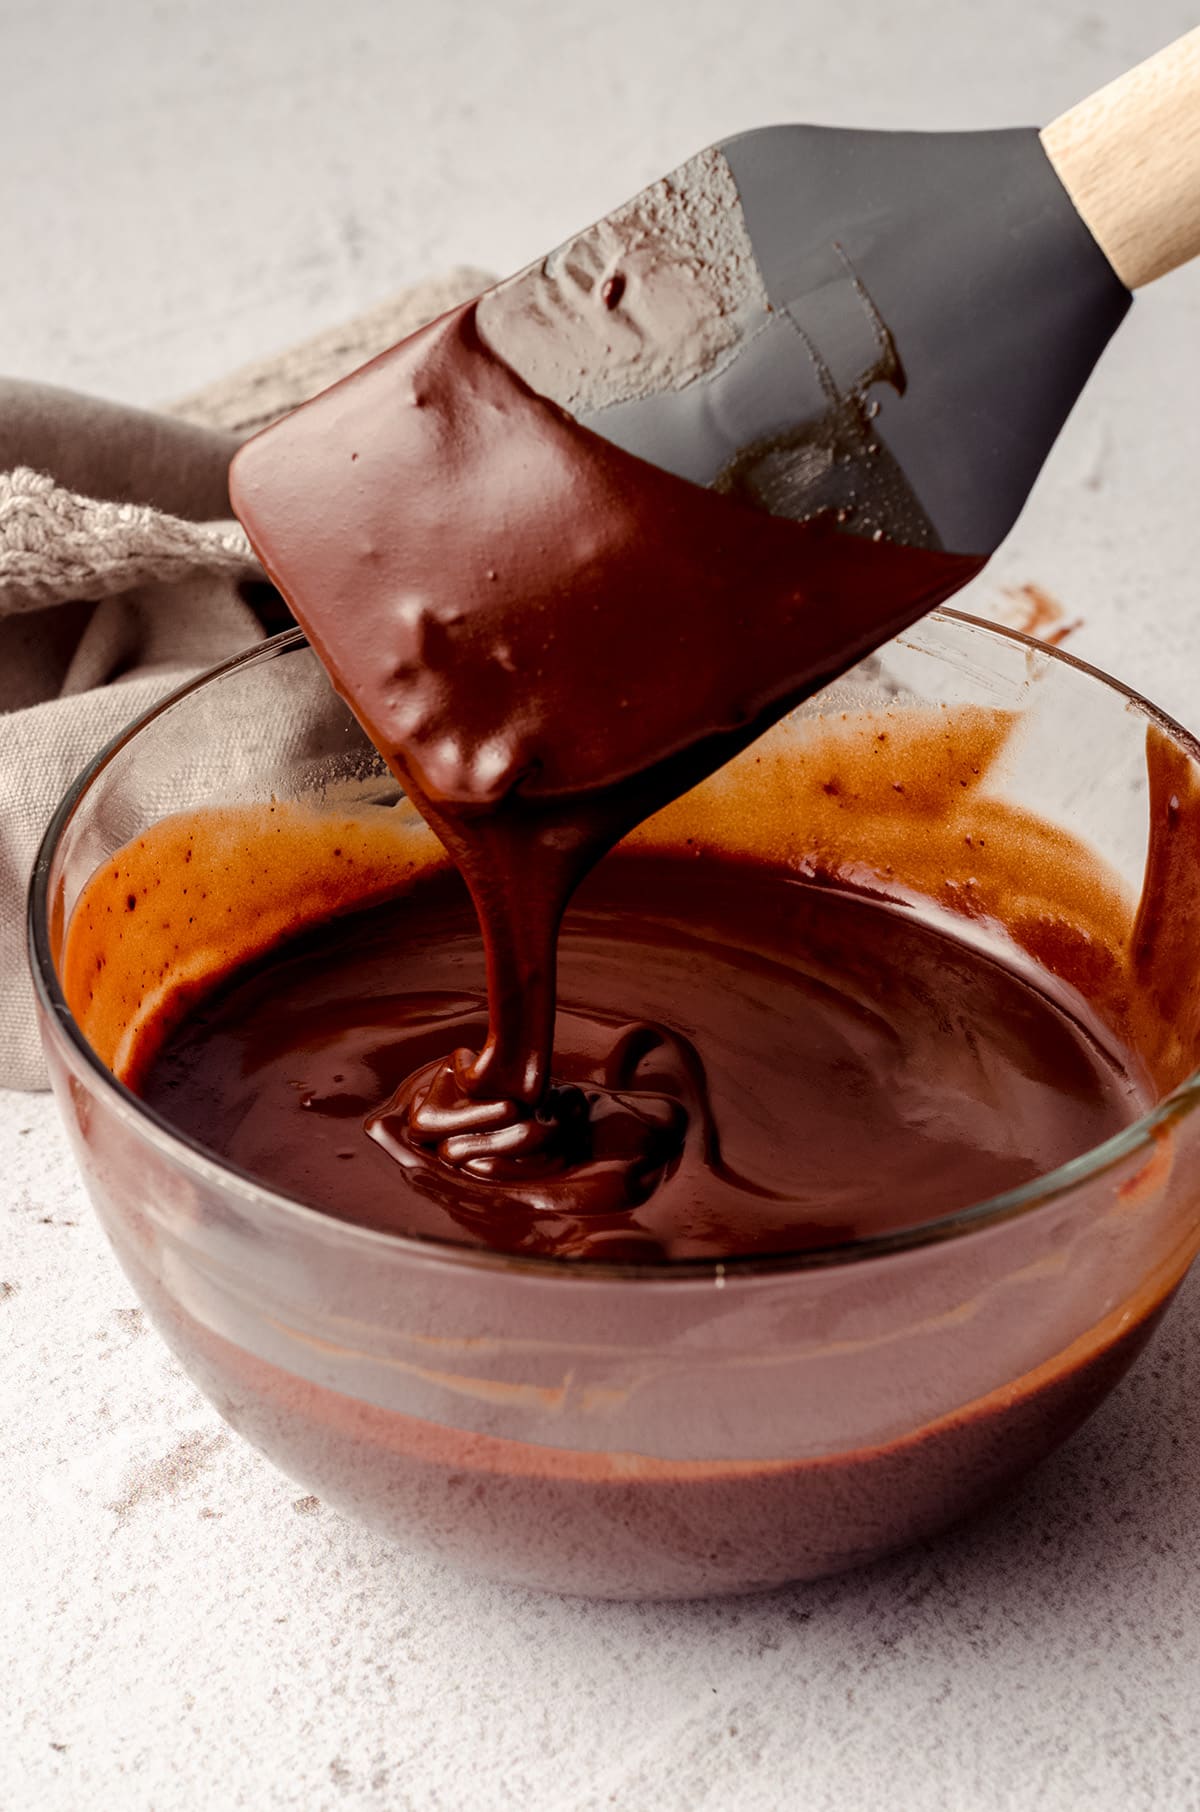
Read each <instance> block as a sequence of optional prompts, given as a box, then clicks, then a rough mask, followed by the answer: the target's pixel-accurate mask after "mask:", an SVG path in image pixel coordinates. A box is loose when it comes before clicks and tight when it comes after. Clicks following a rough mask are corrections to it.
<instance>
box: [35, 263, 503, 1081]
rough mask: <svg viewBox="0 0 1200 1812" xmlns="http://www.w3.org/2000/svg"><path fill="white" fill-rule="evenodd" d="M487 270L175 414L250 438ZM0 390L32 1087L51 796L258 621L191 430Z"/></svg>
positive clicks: (356, 324) (249, 566) (242, 640)
mask: <svg viewBox="0 0 1200 1812" xmlns="http://www.w3.org/2000/svg"><path fill="white" fill-rule="evenodd" d="M490 281H491V279H490V278H489V277H488V276H487V275H486V273H484V272H482V271H476V270H469V269H466V270H456V271H452V272H451V273H449V274H448V275H447V276H445V277H442V278H437V279H433V280H431V281H429V282H427V283H422V284H418V285H416V286H415V287H414V288H412V289H409V290H406V291H403V292H402V293H401V294H399V295H397V296H396V297H394V298H393V299H392V300H391V301H389V302H386V303H384V304H383V305H381V306H380V307H377V308H374V309H372V310H370V311H369V312H368V313H366V314H363V315H360V316H359V317H358V318H357V319H356V320H354V321H352V322H349V323H347V324H346V325H345V326H342V327H337V328H333V329H330V330H329V331H327V332H325V333H323V334H320V335H318V336H317V337H316V338H315V339H312V340H308V341H305V342H304V343H303V344H302V345H300V346H296V347H293V348H291V349H290V350H289V351H287V352H284V353H282V354H280V355H279V356H277V357H275V358H272V359H267V360H265V361H263V362H262V363H260V364H257V365H252V366H249V367H247V368H246V369H244V370H242V371H239V372H236V373H234V374H233V375H232V376H231V377H228V378H225V379H223V380H222V381H220V382H219V383H216V384H213V385H211V386H210V387H209V388H207V389H206V390H203V391H201V392H199V393H197V394H196V395H194V396H190V397H187V398H185V399H184V400H183V401H182V402H180V403H178V404H176V405H175V406H174V408H173V409H172V411H171V414H172V416H174V417H175V418H176V420H177V421H178V422H181V423H193V424H197V425H198V426H200V427H202V428H208V429H222V430H229V431H232V435H233V436H236V437H238V438H241V437H244V436H245V435H246V434H248V433H251V432H253V431H254V430H255V429H257V428H260V427H262V426H264V425H265V424H266V423H267V422H269V421H272V420H274V419H275V418H276V417H277V416H279V415H283V414H285V413H286V412H287V411H288V410H289V409H293V408H295V407H296V406H297V405H298V404H299V403H301V402H304V401H305V400H306V399H307V398H308V397H310V396H313V395H315V394H316V392H317V391H318V390H321V389H324V388H325V386H326V385H328V384H331V383H333V382H334V381H335V380H336V379H337V378H339V377H342V376H344V375H345V373H346V372H348V371H352V370H353V369H354V367H355V366H356V365H360V364H361V363H362V362H363V361H364V360H365V359H368V358H370V357H371V356H372V355H373V354H375V353H377V352H381V351H382V350H383V349H384V348H385V347H387V346H390V345H392V344H393V343H394V342H395V341H397V340H399V339H403V337H404V336H405V335H406V334H408V333H412V332H413V331H414V330H415V329H416V328H417V327H419V326H421V325H422V324H423V323H424V322H425V321H428V320H432V319H433V318H434V317H435V316H436V315H438V314H441V313H443V312H444V311H445V310H446V309H448V308H452V307H453V306H454V305H455V304H456V303H458V302H461V301H463V300H465V299H466V298H467V297H468V296H472V295H475V294H476V293H477V292H478V291H479V290H481V289H483V288H485V287H486V285H487V284H488V283H489V282H490ZM8 394H9V396H10V397H11V398H12V399H13V400H12V401H11V403H10V405H9V406H10V408H11V410H12V412H13V414H14V415H15V417H16V421H17V425H16V428H15V430H14V429H13V427H12V423H11V422H10V423H9V424H8V426H9V430H10V431H9V432H8V433H7V434H6V435H3V434H0V447H2V448H3V449H4V450H5V453H6V455H7V456H8V457H9V458H10V459H11V452H10V449H11V448H12V446H13V444H14V442H15V447H16V452H17V456H18V458H19V459H21V463H15V462H12V463H9V469H7V470H0V1086H2V1087H7V1088H41V1087H44V1086H45V1081H46V1076H45V1068H44V1064H43V1060H42V1054H41V1049H40V1045H39V1042H38V1037H37V1030H36V1026H35V1022H34V1010H33V991H32V986H31V983H30V980H29V974H28V969H27V966H26V960H25V929H24V917H25V893H26V888H27V886H28V880H29V874H30V870H31V868H32V866H33V861H34V857H35V855H36V853H37V847H38V844H39V842H40V840H41V836H42V833H43V831H44V830H45V827H46V825H47V823H48V822H49V819H50V817H51V815H52V813H53V811H54V808H55V806H56V805H57V803H58V801H59V799H60V798H61V796H62V794H63V792H64V791H65V790H66V788H67V786H68V785H69V784H70V782H71V781H72V780H73V779H74V778H75V776H76V775H77V774H78V773H79V772H80V770H81V769H82V768H83V767H84V766H86V764H87V763H88V762H89V761H90V760H91V759H92V757H93V756H94V755H95V754H96V752H97V751H98V750H99V749H100V748H102V747H103V746H104V744H105V743H106V742H108V741H109V740H110V739H111V738H112V737H114V736H115V735H117V734H118V732H119V731H120V730H122V729H123V728H124V727H125V725H126V724H128V723H129V722H130V721H131V720H132V719H133V718H135V717H137V716H139V715H140V714H141V713H142V712H143V711H146V710H148V709H149V708H150V707H151V706H152V705H154V704H156V703H158V701H159V700H160V699H162V698H164V697H166V695H167V694H168V693H169V692H172V691H174V690H175V688H176V687H177V686H181V685H183V684H184V683H185V682H186V681H187V680H189V679H191V678H193V677H194V676H195V675H196V674H197V673H200V672H202V671H203V670H204V669H205V668H206V667H210V666H212V665H213V664H214V663H215V662H217V661H220V660H223V659H224V658H225V657H226V656H228V655H230V654H234V653H236V652H237V651H238V650H239V649H241V648H244V647H246V646H248V645H249V644H250V643H252V642H255V641H260V640H262V638H263V635H264V633H265V632H264V629H263V626H262V622H261V621H260V618H259V616H258V615H257V614H256V612H255V610H254V608H253V607H252V602H253V598H254V586H255V583H256V582H260V581H261V577H262V575H261V573H260V572H259V569H258V566H257V564H256V562H255V560H254V557H253V555H252V554H251V552H250V548H249V545H248V543H247V541H246V538H245V536H244V534H243V533H242V530H241V529H240V527H239V526H238V525H237V524H236V523H235V522H233V521H231V520H226V521H219V522H203V521H195V520H191V519H189V518H190V517H192V516H194V515H195V514H196V513H198V511H199V510H206V509H210V508H212V507H215V504H214V502H213V488H214V487H213V483H212V470H213V462H212V460H211V459H210V460H209V467H208V471H207V473H206V474H204V476H203V478H201V477H200V476H199V475H198V472H199V467H198V465H197V467H196V471H197V476H196V477H195V479H194V484H193V493H194V494H193V495H191V496H189V495H188V483H187V480H186V473H187V472H188V471H190V470H192V467H191V466H190V465H189V462H188V458H187V453H188V447H187V444H186V443H187V438H188V437H187V433H186V431H185V430H183V429H181V428H180V429H177V430H172V431H170V432H164V433H163V435H161V436H159V437H156V436H155V434H154V432H153V421H152V418H147V417H145V416H140V417H139V416H138V415H137V414H136V412H132V411H131V412H124V411H121V410H120V409H118V408H116V407H114V406H110V405H105V404H94V403H91V402H90V401H89V400H88V399H83V398H71V397H68V396H65V395H62V394H61V393H58V394H55V393H51V392H37V391H34V390H32V389H30V388H28V387H22V386H12V387H10V391H9V393H8ZM47 399H49V400H47ZM48 422H49V425H48ZM129 424H132V426H129V427H128V432H126V433H124V434H123V429H125V428H126V427H127V425H129ZM4 425H5V424H4V423H2V422H0V430H2V429H3V428H4ZM148 426H149V429H150V433H149V437H147V427H148ZM135 429H136V432H135ZM180 441H182V442H183V443H184V446H183V452H182V454H181V452H180V447H179V445H178V444H177V443H178V442H180ZM232 444H234V442H233V439H231V440H230V445H232ZM214 445H215V446H216V452H217V455H218V458H217V465H218V467H219V466H220V464H221V460H220V454H221V451H222V449H221V447H220V445H219V443H214ZM130 446H134V447H135V452H134V453H133V454H130V451H129V448H130ZM181 472H182V473H184V474H185V476H184V477H183V478H181V477H180V473H181ZM85 491H86V492H87V493H88V494H83V493H84V492H85ZM114 498H115V499H116V501H113V500H112V499H114ZM147 499H152V500H154V501H156V502H158V503H159V504H160V505H161V504H163V503H164V500H169V503H168V505H167V507H153V503H152V502H151V501H147ZM176 512H178V513H176Z"/></svg>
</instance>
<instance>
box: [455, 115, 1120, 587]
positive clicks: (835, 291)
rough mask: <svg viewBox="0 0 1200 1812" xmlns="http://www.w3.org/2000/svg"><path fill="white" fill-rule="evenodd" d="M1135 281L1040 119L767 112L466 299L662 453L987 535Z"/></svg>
mask: <svg viewBox="0 0 1200 1812" xmlns="http://www.w3.org/2000/svg"><path fill="white" fill-rule="evenodd" d="M1129 303H1130V294H1129V291H1128V290H1127V289H1126V288H1125V287H1124V285H1123V284H1122V283H1121V282H1120V280H1119V279H1118V278H1117V276H1116V275H1115V273H1114V272H1113V270H1112V267H1111V266H1110V264H1109V262H1108V260H1107V259H1106V257H1105V256H1104V253H1103V252H1102V251H1101V250H1100V248H1099V246H1098V245H1097V244H1096V242H1095V240H1094V239H1093V238H1092V235H1091V234H1090V232H1089V231H1088V229H1087V227H1086V226H1085V225H1084V223H1083V221H1082V220H1081V219H1080V217H1079V215H1078V214H1077V213H1076V211H1075V208H1074V206H1073V204H1072V202H1071V200H1070V198H1069V196H1068V195H1067V192H1066V190H1065V189H1064V188H1063V186H1062V184H1061V182H1060V181H1059V178H1058V177H1057V175H1056V174H1055V172H1054V169H1053V168H1052V166H1051V164H1050V162H1049V161H1048V159H1047V157H1046V154H1045V152H1044V151H1043V149H1042V146H1041V144H1040V142H1039V138H1038V134H1037V132H1036V131H1034V130H1033V129H1029V130H1016V131H1003V132H966V133H924V132H896V133H893V132H851V131H842V130H836V129H826V128H822V127H814V126H776V127H768V128H767V129H765V130H763V131H759V132H750V133H746V134H744V135H742V136H741V137H738V138H732V139H728V140H726V141H725V142H724V143H722V144H720V145H718V146H715V147H713V148H712V149H711V150H709V151H706V152H703V153H701V154H700V156H698V157H695V158H692V159H691V160H690V161H689V162H688V163H687V164H685V165H683V166H682V167H681V169H679V170H677V171H675V172H674V173H673V174H672V175H671V176H669V177H666V178H665V179H664V180H663V181H662V182H660V183H656V184H654V185H653V187H652V188H650V189H647V190H645V191H643V193H642V194H641V195H639V196H637V197H635V199H634V200H633V201H631V202H629V203H628V204H626V206H625V207H623V208H620V209H618V210H617V211H616V212H615V213H614V214H611V215H609V216H608V217H607V218H606V219H605V220H603V221H600V222H598V223H597V224H596V225H595V226H593V227H590V228H588V229H587V230H586V231H585V232H583V233H581V234H579V235H578V236H577V237H576V238H575V239H573V240H571V241H569V242H568V243H567V244H566V245H564V246H562V247H561V248H560V249H559V250H558V251H557V252H555V253H552V254H551V256H550V257H549V258H547V259H545V260H543V261H542V262H541V263H540V264H537V265H532V266H530V267H529V268H528V269H527V270H525V271H522V272H520V273H519V274H518V275H517V276H515V277H513V278H510V279H509V280H508V281H507V282H506V283H503V284H500V285H499V286H498V287H497V288H496V289H495V290H493V291H490V292H489V293H488V294H487V295H486V296H485V297H484V298H483V299H482V301H481V302H480V305H479V314H478V320H479V325H480V329H481V331H482V332H483V333H484V335H485V337H486V338H488V339H489V340H490V341H491V343H492V344H493V346H494V347H495V349H496V351H497V352H499V353H500V354H501V356H503V357H504V358H505V359H506V360H507V361H508V362H509V363H510V364H511V365H512V366H513V367H514V368H515V369H516V370H517V371H518V372H520V373H521V375H522V376H523V377H525V378H526V380H527V381H528V382H529V383H530V384H531V385H532V387H533V388H534V389H535V390H538V391H539V392H541V393H542V394H543V395H547V396H550V397H552V398H553V399H554V400H556V401H557V402H559V403H561V404H562V405H563V406H564V407H566V408H568V409H570V410H571V412H572V413H573V414H574V415H576V416H577V417H578V418H579V419H580V420H581V421H583V422H584V423H585V424H586V425H587V426H588V427H589V428H591V429H593V430H594V431H595V432H596V433H598V434H601V435H603V436H604V437H605V438H606V439H608V440H611V441H613V442H615V443H617V444H618V445H620V446H622V447H624V448H626V449H627V450H629V451H630V452H632V453H636V454H638V455H639V456H640V457H641V458H644V459H648V460H651V461H653V462H654V463H655V464H656V465H659V466H662V467H664V468H665V469H666V470H668V471H671V472H675V473H677V474H678V475H680V476H681V477H685V478H689V479H692V480H694V481H695V482H697V483H700V484H705V485H714V486H716V487H718V488H720V489H725V490H729V491H732V492H735V493H738V494H740V495H742V496H744V497H746V498H747V500H749V501H752V502H754V503H757V504H758V505H759V506H761V507H765V508H766V509H768V510H770V511H772V512H773V513H774V514H777V515H784V516H792V517H797V518H801V517H804V516H808V515H811V514H813V513H814V512H815V511H817V510H819V509H832V510H833V511H835V512H837V513H838V515H839V516H840V518H841V520H843V521H844V522H845V524H846V526H847V527H848V528H849V529H852V530H853V531H855V532H857V533H860V534H864V535H876V534H879V533H883V534H887V535H888V536H889V537H890V538H892V539H895V540H899V541H904V542H908V543H910V544H912V545H917V546H935V547H936V546H941V547H945V548H947V549H950V550H951V551H953V552H956V553H970V554H979V555H986V554H989V553H991V551H992V550H993V548H995V547H996V546H997V545H998V543H999V542H1000V541H1001V540H1002V539H1003V538H1004V536H1005V535H1006V534H1007V532H1008V530H1009V528H1010V527H1011V526H1012V524H1013V522H1014V521H1015V519H1016V517H1017V515H1018V513H1019V512H1020V509H1021V507H1022V505H1023V503H1024V501H1025V498H1026V496H1027V495H1028V493H1029V490H1030V488H1031V486H1032V485H1033V482H1034V479H1035V478H1036V477H1037V474H1038V471H1039V470H1040V468H1041V465H1042V463H1043V461H1044V459H1045V457H1046V455H1047V453H1048V452H1049V450H1050V447H1051V446H1052V444H1053V442H1054V440H1055V437H1056V436H1057V434H1058V432H1059V429H1060V428H1061V427H1062V424H1063V422H1064V421H1065V419H1066V417H1067V414H1068V412H1069V411H1070V409H1071V406H1072V404H1073V403H1074V401H1075V399H1076V397H1077V396H1078V394H1079V392H1080V390H1081V389H1082V388H1083V385H1084V384H1085V382H1086V381H1087V378H1088V375H1089V373H1090V372H1091V370H1092V367H1093V366H1094V364H1095V362H1096V360H1097V359H1098V358H1099V356H1100V354H1101V352H1102V351H1103V349H1104V347H1105V345H1106V344H1107V342H1108V339H1109V337H1110V336H1111V334H1112V333H1113V331H1114V330H1115V328H1116V327H1117V325H1118V323H1119V322H1120V320H1121V318H1122V316H1123V315H1124V313H1125V311H1126V309H1127V308H1128V307H1129Z"/></svg>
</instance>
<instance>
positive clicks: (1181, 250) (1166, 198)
mask: <svg viewBox="0 0 1200 1812" xmlns="http://www.w3.org/2000/svg"><path fill="white" fill-rule="evenodd" d="M1042 145H1043V148H1044V149H1045V152H1046V155H1047V156H1048V157H1049V159H1050V162H1051V163H1052V164H1053V165H1054V168H1055V170H1056V171H1057V172H1058V175H1059V178H1060V179H1061V181H1062V183H1063V186H1064V187H1065V188H1066V191H1067V193H1068V195H1069V196H1070V197H1071V200H1072V201H1073V202H1074V203H1075V206H1076V208H1077V209H1078V210H1079V212H1080V214H1081V215H1082V216H1083V218H1084V220H1085V221H1086V223H1087V225H1088V226H1089V227H1090V229H1091V232H1092V236H1093V238H1094V239H1095V240H1096V241H1097V243H1098V244H1099V246H1100V248H1101V250H1102V251H1103V252H1104V253H1105V254H1106V256H1107V258H1108V261H1109V263H1110V264H1111V265H1112V267H1113V269H1114V270H1115V271H1116V273H1117V275H1118V277H1120V279H1121V281H1122V282H1123V283H1125V284H1127V285H1128V287H1129V288H1130V289H1139V288H1140V287H1141V285H1142V284H1143V283H1149V282H1151V281H1152V279H1153V278H1155V277H1161V276H1163V275H1164V274H1165V273H1166V272H1167V271H1173V270H1174V269H1175V267H1176V265H1178V264H1184V263H1186V262H1187V260H1188V259H1189V258H1195V257H1196V256H1197V255H1200V26H1198V27H1197V29H1196V30H1195V31H1190V32H1188V34H1187V36H1186V37H1184V38H1179V39H1177V40H1176V42H1175V43H1174V44H1168V46H1167V48H1166V49H1165V50H1160V51H1159V53H1158V55H1157V56H1156V57H1151V58H1150V59H1149V60H1148V61H1147V62H1145V63H1139V64H1138V66H1137V68H1136V69H1131V70H1130V71H1129V73H1128V74H1127V75H1123V76H1118V77H1117V80H1116V81H1115V82H1110V83H1109V84H1108V86H1107V88H1101V89H1099V90H1098V91H1097V93H1095V94H1093V95H1089V96H1088V98H1087V100H1086V101H1080V102H1079V103H1078V105H1077V106H1075V107H1071V108H1069V109H1068V111H1067V112H1066V113H1064V114H1062V115H1060V117H1059V118H1058V119H1056V120H1055V121H1054V123H1053V124H1052V125H1050V126H1047V127H1046V129H1045V131H1044V132H1043V133H1042Z"/></svg>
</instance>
